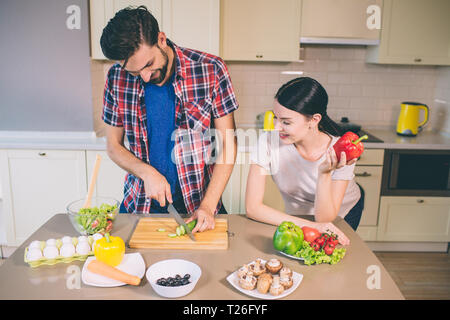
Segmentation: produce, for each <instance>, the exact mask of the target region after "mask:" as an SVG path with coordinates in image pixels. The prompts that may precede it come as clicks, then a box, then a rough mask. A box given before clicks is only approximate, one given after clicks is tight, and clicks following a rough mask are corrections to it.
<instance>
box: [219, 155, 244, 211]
mask: <svg viewBox="0 0 450 320" xmlns="http://www.w3.org/2000/svg"><path fill="white" fill-rule="evenodd" d="M242 157H243V154H242V153H238V154H237V156H236V162H235V164H234V168H233V172H232V173H231V176H230V179H229V180H228V183H227V185H226V187H225V190H224V191H223V194H222V202H223V205H224V206H225V209H226V210H227V212H228V213H234V214H239V213H241V212H240V208H241V168H242V165H241V163H242Z"/></svg>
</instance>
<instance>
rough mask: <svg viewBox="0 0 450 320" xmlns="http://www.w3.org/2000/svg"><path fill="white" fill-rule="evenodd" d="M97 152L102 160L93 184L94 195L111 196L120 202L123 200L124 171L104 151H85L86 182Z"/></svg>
mask: <svg viewBox="0 0 450 320" xmlns="http://www.w3.org/2000/svg"><path fill="white" fill-rule="evenodd" d="M97 154H99V155H100V156H101V158H102V160H101V162H100V168H99V171H98V176H97V182H96V184H95V191H94V196H100V197H112V198H114V199H116V200H117V201H119V202H121V201H122V200H123V187H124V182H125V175H126V171H125V170H123V169H122V168H120V167H119V166H118V165H117V164H116V163H115V162H113V161H112V160H111V159H110V158H109V157H108V154H107V153H106V151H86V163H87V173H88V176H87V178H88V183H89V182H90V179H91V176H92V171H93V169H94V165H95V158H96V156H97Z"/></svg>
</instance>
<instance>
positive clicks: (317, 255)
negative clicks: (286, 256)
mask: <svg viewBox="0 0 450 320" xmlns="http://www.w3.org/2000/svg"><path fill="white" fill-rule="evenodd" d="M346 251H347V250H346V249H345V248H336V249H334V251H333V253H332V254H331V255H327V254H326V253H325V251H324V250H323V249H320V250H319V251H314V249H313V248H311V246H310V244H309V242H307V241H305V240H303V244H302V247H301V248H300V250H298V251H297V252H296V253H295V256H296V257H297V258H303V260H304V263H305V264H306V265H308V266H310V265H312V264H322V263H329V264H336V263H338V262H339V261H340V260H341V259H342V258H344V256H345V252H346Z"/></svg>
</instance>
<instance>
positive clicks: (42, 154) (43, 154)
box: [38, 152, 47, 157]
mask: <svg viewBox="0 0 450 320" xmlns="http://www.w3.org/2000/svg"><path fill="white" fill-rule="evenodd" d="M38 154H39V155H40V156H41V157H45V156H46V155H47V154H46V153H45V152H39V153H38Z"/></svg>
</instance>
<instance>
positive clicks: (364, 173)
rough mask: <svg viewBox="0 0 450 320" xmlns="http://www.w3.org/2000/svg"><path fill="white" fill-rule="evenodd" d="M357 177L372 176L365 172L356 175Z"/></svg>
mask: <svg viewBox="0 0 450 320" xmlns="http://www.w3.org/2000/svg"><path fill="white" fill-rule="evenodd" d="M355 176H356V177H371V176H372V174H371V173H368V172H367V171H364V172H363V173H355Z"/></svg>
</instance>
